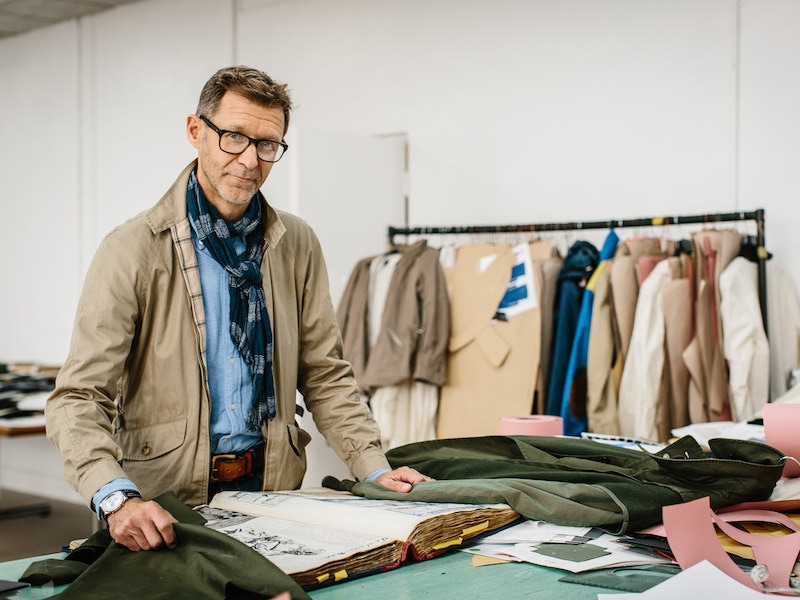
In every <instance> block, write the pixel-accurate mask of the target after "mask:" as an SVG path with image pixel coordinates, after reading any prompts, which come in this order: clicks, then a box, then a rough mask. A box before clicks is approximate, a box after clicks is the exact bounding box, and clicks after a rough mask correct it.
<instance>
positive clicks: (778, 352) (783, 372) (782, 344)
mask: <svg viewBox="0 0 800 600" xmlns="http://www.w3.org/2000/svg"><path fill="white" fill-rule="evenodd" d="M767 335H768V337H769V373H770V384H769V387H770V398H771V399H772V400H776V399H777V398H779V397H781V396H782V395H783V394H784V393H785V392H786V391H787V388H788V382H789V376H790V374H791V372H792V369H796V368H798V367H800V301H798V298H797V290H796V289H795V286H794V282H793V281H792V278H791V277H790V276H789V274H788V273H787V272H786V271H785V270H784V269H783V267H781V265H780V264H777V263H776V262H775V258H772V259H771V260H769V261H768V262H767Z"/></svg>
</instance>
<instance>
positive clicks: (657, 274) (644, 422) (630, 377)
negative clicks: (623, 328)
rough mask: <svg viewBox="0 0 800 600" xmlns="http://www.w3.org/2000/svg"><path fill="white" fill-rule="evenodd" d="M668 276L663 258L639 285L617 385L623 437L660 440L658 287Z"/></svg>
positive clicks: (661, 358) (661, 361) (661, 344)
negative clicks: (658, 403) (658, 406)
mask: <svg viewBox="0 0 800 600" xmlns="http://www.w3.org/2000/svg"><path fill="white" fill-rule="evenodd" d="M671 279H672V267H671V266H670V264H669V261H668V260H662V261H661V262H660V263H658V264H657V265H656V266H655V268H654V269H653V270H652V272H651V273H650V274H649V275H648V276H647V278H646V279H645V280H644V282H643V283H642V285H641V287H640V288H639V298H638V300H637V302H636V312H635V314H634V317H633V331H632V333H631V341H630V346H629V347H628V354H627V356H626V358H625V367H624V368H623V371H622V379H621V380H620V386H619V401H618V411H619V428H620V433H621V434H622V435H623V436H626V437H634V438H637V439H641V440H646V441H652V442H659V441H661V440H659V439H658V438H659V434H658V427H657V424H656V404H657V402H658V397H659V388H660V383H661V377H662V374H663V371H664V362H665V359H666V351H665V344H664V336H665V329H664V309H663V305H662V301H661V286H662V285H663V284H664V283H666V282H668V281H670V280H671Z"/></svg>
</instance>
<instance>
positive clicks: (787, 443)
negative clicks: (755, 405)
mask: <svg viewBox="0 0 800 600" xmlns="http://www.w3.org/2000/svg"><path fill="white" fill-rule="evenodd" d="M798 430H800V404H771V403H768V404H765V405H764V436H765V437H766V442H767V444H769V445H770V446H772V447H773V448H776V449H778V450H780V451H781V452H783V453H784V454H785V455H786V456H790V457H792V458H794V459H795V460H791V459H787V460H786V464H785V465H784V466H783V476H784V477H797V476H800V464H798V462H797V461H798V460H800V435H798V434H797V432H798Z"/></svg>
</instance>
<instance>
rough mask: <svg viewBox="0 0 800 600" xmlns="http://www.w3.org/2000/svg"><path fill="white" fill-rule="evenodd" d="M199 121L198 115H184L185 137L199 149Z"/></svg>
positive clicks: (200, 134) (200, 135)
mask: <svg viewBox="0 0 800 600" xmlns="http://www.w3.org/2000/svg"><path fill="white" fill-rule="evenodd" d="M201 123H202V121H201V120H200V117H198V116H197V115H189V116H188V117H186V139H188V140H189V143H190V144H191V145H192V146H193V147H195V148H197V149H199V148H200V142H201V138H202V133H201V126H200V125H201Z"/></svg>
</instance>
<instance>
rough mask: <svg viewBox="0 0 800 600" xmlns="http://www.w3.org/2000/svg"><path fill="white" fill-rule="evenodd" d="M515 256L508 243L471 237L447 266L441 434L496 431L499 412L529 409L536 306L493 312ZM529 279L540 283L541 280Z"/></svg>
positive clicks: (536, 337)
mask: <svg viewBox="0 0 800 600" xmlns="http://www.w3.org/2000/svg"><path fill="white" fill-rule="evenodd" d="M531 246H535V244H532V245H531ZM533 254H537V252H536V250H535V249H534V252H533ZM515 261H516V259H515V256H514V253H513V252H512V250H511V247H510V246H508V245H506V244H469V245H465V246H461V247H460V248H458V252H457V257H456V263H455V265H454V266H453V267H449V268H446V269H445V277H446V278H447V281H448V287H449V289H450V317H451V326H450V346H449V347H450V355H449V357H448V364H447V383H446V384H445V386H444V387H443V388H442V390H441V395H440V401H439V420H438V427H437V436H438V437H439V438H449V437H465V436H480V435H496V434H497V433H498V432H499V426H500V419H501V418H502V417H513V416H519V415H528V414H531V409H532V403H533V390H534V387H535V385H536V380H537V378H538V367H539V351H540V342H539V340H540V337H541V307H540V305H538V304H537V306H536V308H533V309H531V310H527V311H525V312H521V313H519V314H516V315H513V316H510V317H509V318H508V320H507V321H501V320H496V319H495V318H494V317H495V314H496V313H497V309H498V307H499V306H500V302H501V300H502V299H503V296H504V295H505V292H506V289H507V286H508V283H509V281H510V280H511V270H512V268H513V266H514V264H515ZM535 273H536V272H535V271H534V277H535ZM535 285H536V288H537V289H539V288H540V287H541V282H540V281H537V282H535Z"/></svg>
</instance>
